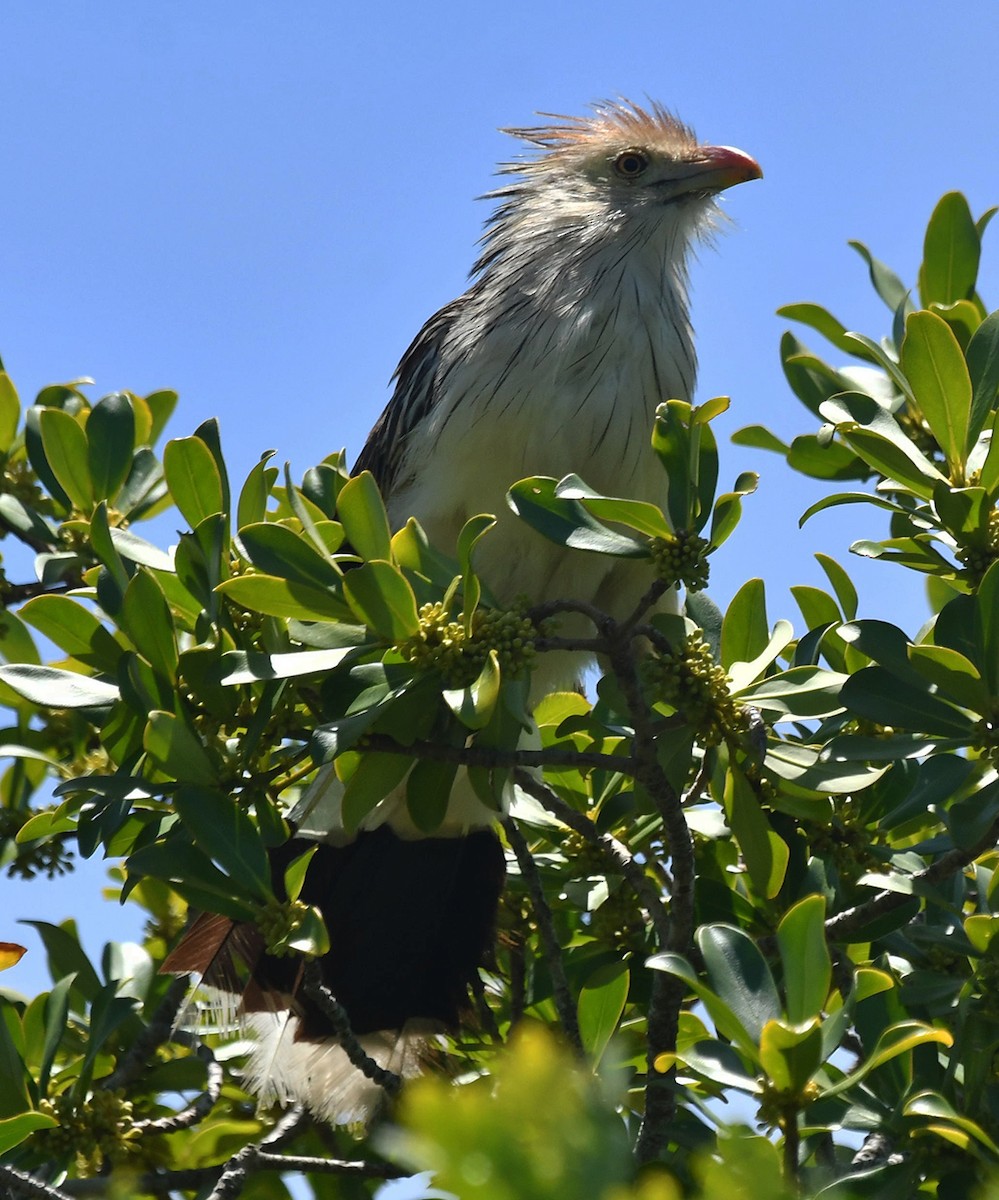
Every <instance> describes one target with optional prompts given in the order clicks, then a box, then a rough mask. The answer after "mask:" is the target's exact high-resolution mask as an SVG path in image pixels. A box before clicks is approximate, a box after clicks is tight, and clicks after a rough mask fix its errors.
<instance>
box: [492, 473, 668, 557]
mask: <svg viewBox="0 0 999 1200" xmlns="http://www.w3.org/2000/svg"><path fill="white" fill-rule="evenodd" d="M557 488H558V482H557V481H556V480H554V479H549V478H547V477H545V476H541V475H538V476H534V477H532V478H530V479H522V480H520V481H519V483H515V484H514V485H513V487H512V488H510V490H509V492H507V503H508V504H509V506H510V508H512V509H513V511H514V512H515V513H516V514H517V516H518V517H520V519H521V520H522V521H526V522H527V524H528V525H530V526H531V528H532V529H536V530H537V531H538V533H541V534H543V535H544V536H545V537H546V538H548V539H549V541H552V542H556V543H558V544H559V545H560V546H570V547H572V548H573V549H575V550H590V551H592V552H594V553H596V554H611V555H615V556H616V557H619V558H647V557H648V554H649V549H648V541H647V539H645V538H642V539H640V540H639V539H636V538H633V537H629V536H627V535H626V534H623V533H617V532H615V531H614V530H611V529H608V528H607V527H606V526H605V525H601V524H600V523H599V522H598V521H597V520H595V518H593V517H592V516H590V514H589V513H588V512H587V511H586V509H585V508H584V507H583V506H582V504H581V503H580V502H579V501H578V500H569V499H562V498H560V497H559V496H558V495H557V494H556V492H557Z"/></svg>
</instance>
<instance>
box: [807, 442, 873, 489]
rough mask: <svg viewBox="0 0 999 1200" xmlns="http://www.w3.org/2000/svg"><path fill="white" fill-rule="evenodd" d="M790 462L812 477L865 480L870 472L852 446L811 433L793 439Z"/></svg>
mask: <svg viewBox="0 0 999 1200" xmlns="http://www.w3.org/2000/svg"><path fill="white" fill-rule="evenodd" d="M787 465H788V466H789V467H791V468H792V469H793V470H795V471H800V472H801V473H802V474H803V475H810V476H811V477H812V478H813V479H866V478H867V477H868V475H870V473H871V472H870V469H869V468H868V466H867V464H866V463H865V462H864V461H863V460H862V459H861V458H858V456H857V455H856V454H854V452H853V451H852V450H851V449H850V447H849V446H844V445H843V444H842V443H841V442H836V441H830V440H829V439H828V438H820V437H818V436H817V435H816V434H812V433H808V434H802V435H801V436H799V437H796V438H795V439H794V440H793V441H792V442H791V448H790V449H789V450H788V454H787Z"/></svg>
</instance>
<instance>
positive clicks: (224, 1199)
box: [208, 1107, 303, 1200]
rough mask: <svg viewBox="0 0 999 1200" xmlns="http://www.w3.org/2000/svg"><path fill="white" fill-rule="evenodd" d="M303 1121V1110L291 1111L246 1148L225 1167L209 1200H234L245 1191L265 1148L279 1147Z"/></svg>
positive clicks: (294, 1109)
mask: <svg viewBox="0 0 999 1200" xmlns="http://www.w3.org/2000/svg"><path fill="white" fill-rule="evenodd" d="M302 1119H303V1114H302V1109H301V1108H297V1107H296V1108H292V1109H289V1110H288V1112H286V1113H285V1114H284V1115H283V1116H282V1117H281V1120H280V1121H278V1123H277V1124H276V1125H275V1126H274V1128H273V1129H272V1130H271V1131H270V1133H268V1134H267V1135H266V1137H262V1138H261V1139H260V1141H259V1142H252V1143H251V1144H250V1145H249V1146H244V1147H243V1149H242V1150H240V1151H239V1153H238V1154H234V1155H233V1156H232V1158H230V1159H229V1161H228V1162H227V1163H226V1165H225V1169H224V1170H223V1171H222V1174H221V1175H220V1176H219V1178H218V1181H217V1183H216V1184H215V1187H214V1188H212V1191H211V1194H210V1195H209V1196H208V1200H233V1198H234V1197H235V1196H238V1195H239V1193H240V1192H241V1191H242V1190H243V1187H244V1185H245V1183H246V1176H247V1174H248V1173H249V1172H250V1171H252V1170H253V1168H254V1167H255V1166H256V1164H257V1162H258V1161H259V1159H260V1155H261V1152H262V1151H263V1149H264V1147H265V1146H273V1145H278V1144H280V1143H281V1142H283V1141H285V1140H286V1139H287V1138H288V1137H289V1136H290V1135H291V1134H292V1133H294V1131H295V1130H296V1129H297V1128H298V1126H299V1124H300V1123H301V1121H302Z"/></svg>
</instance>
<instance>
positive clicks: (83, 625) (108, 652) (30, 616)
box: [19, 595, 122, 674]
mask: <svg viewBox="0 0 999 1200" xmlns="http://www.w3.org/2000/svg"><path fill="white" fill-rule="evenodd" d="M19 613H20V616H21V617H22V618H23V619H24V620H25V621H27V622H28V624H29V625H31V626H33V627H34V628H35V629H37V630H38V632H39V633H41V634H42V635H43V636H44V637H47V638H48V639H49V641H51V642H54V643H55V644H56V645H57V646H58V647H59V649H60V650H64V651H65V652H66V653H67V654H71V655H72V656H73V657H74V658H76V659H78V660H79V661H80V662H81V663H83V664H84V665H85V666H88V667H92V668H94V669H95V670H98V671H104V672H106V673H108V674H114V672H115V670H116V668H117V666H118V660H119V659H120V658H121V655H122V648H121V646H119V644H118V643H117V642H116V641H115V639H114V638H113V637H112V636H111V634H110V633H109V632H108V631H107V630H106V629H105V628H104V626H103V625H102V624H101V623H100V621H99V620H98V619H97V618H96V617H95V616H94V614H93V613H92V612H91V610H90V609H89V608H86V607H84V605H83V604H81V603H80V602H79V601H78V600H73V599H71V598H70V597H69V596H56V595H52V596H35V597H34V598H33V599H31V600H29V601H28V602H27V604H25V605H23V606H22V607H21V609H20V610H19Z"/></svg>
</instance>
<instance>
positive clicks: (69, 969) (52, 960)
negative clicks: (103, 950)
mask: <svg viewBox="0 0 999 1200" xmlns="http://www.w3.org/2000/svg"><path fill="white" fill-rule="evenodd" d="M22 924H24V925H30V926H31V927H32V929H34V930H36V931H37V933H38V936H39V937H40V938H41V939H42V944H43V945H44V946H45V953H46V956H47V957H48V966H49V974H50V975H51V976H52V978H53V979H54V980H56V981H58V980H60V979H64V978H65V977H66V976H67V975H72V976H74V979H73V986H72V989H71V991H72V992H74V993H75V994H76V996H77V997H78V998H82V999H83V1000H86V1001H87V1002H88V1003H93V1001H94V1000H95V998H96V997H97V995H98V994H99V992H100V990H101V981H100V979H99V978H98V975H97V972H96V971H95V970H94V966H93V963H91V961H90V959H89V958H88V957H87V955H86V952H85V951H84V949H83V947H82V946H81V945H80V939H79V937H78V936H77V932H76V925H75V923H74V922H73V921H66V922H64V923H63V924H62V925H53V924H52V923H51V922H49V921H24V922H22ZM75 1011H80V1008H79V1006H77V1008H76V1010H75Z"/></svg>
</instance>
